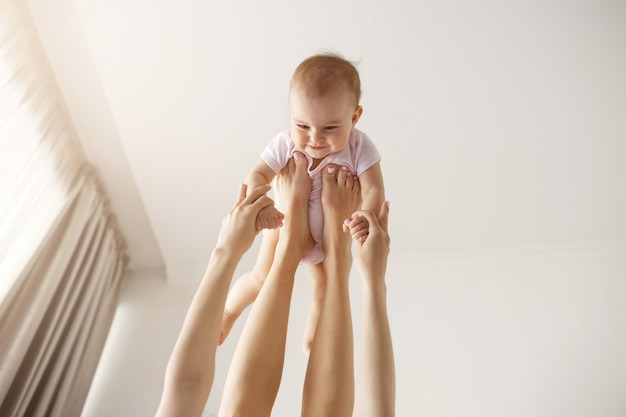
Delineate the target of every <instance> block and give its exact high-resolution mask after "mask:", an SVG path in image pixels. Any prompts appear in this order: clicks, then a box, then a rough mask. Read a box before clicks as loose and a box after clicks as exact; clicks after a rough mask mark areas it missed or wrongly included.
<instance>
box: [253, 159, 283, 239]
mask: <svg viewBox="0 0 626 417" xmlns="http://www.w3.org/2000/svg"><path fill="white" fill-rule="evenodd" d="M275 176H276V173H275V172H274V171H273V170H272V169H271V168H270V167H269V166H268V165H267V164H266V163H265V161H263V160H262V159H259V160H258V161H257V162H256V164H254V166H253V167H252V169H251V170H250V172H249V173H248V176H246V181H245V182H246V184H247V186H248V190H254V189H255V188H256V187H257V186H259V185H264V184H270V183H271V182H272V180H273V179H274V177H275ZM284 218H285V215H284V214H282V213H281V212H279V211H278V209H276V207H275V206H267V207H265V208H264V209H262V210H261V211H260V212H259V214H258V216H257V218H256V229H257V230H261V229H276V228H277V227H280V226H281V225H282V224H283V219H284Z"/></svg>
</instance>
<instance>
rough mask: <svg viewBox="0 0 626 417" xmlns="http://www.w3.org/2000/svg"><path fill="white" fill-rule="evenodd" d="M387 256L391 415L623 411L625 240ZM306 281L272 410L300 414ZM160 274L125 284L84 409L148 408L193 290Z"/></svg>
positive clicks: (93, 413) (95, 414)
mask: <svg viewBox="0 0 626 417" xmlns="http://www.w3.org/2000/svg"><path fill="white" fill-rule="evenodd" d="M391 260H392V263H391V266H390V269H389V274H388V287H389V288H388V290H389V300H390V303H389V304H390V306H389V307H390V318H391V325H392V332H393V336H394V346H395V352H396V365H397V366H396V367H397V387H398V390H397V407H398V413H397V414H398V415H399V416H413V415H424V416H429V417H433V416H446V417H454V416H462V417H467V416H480V417H491V416H493V417H502V416H520V417H521V416H524V417H527V416H567V417H575V416H581V417H588V416H591V415H593V416H606V417H613V416H616V417H617V416H623V415H626V396H624V392H626V391H625V390H626V355H625V354H624V352H626V332H624V329H626V243H624V242H622V243H609V244H605V245H578V246H567V247H541V248H538V247H535V248H527V249H519V250H507V251H503V250H499V251H491V252H483V253H465V254H457V255H454V256H451V255H446V256H434V255H433V256H430V257H428V256H421V257H420V258H419V259H417V260H416V259H413V260H408V259H397V258H394V257H393V255H392V259H391ZM307 279H308V277H307V274H306V271H300V272H299V277H298V280H297V285H296V289H295V293H294V299H293V303H292V304H293V305H292V309H293V310H292V321H291V325H292V326H291V328H290V335H289V340H288V344H289V346H288V348H287V358H286V365H285V373H284V375H283V385H282V387H281V392H280V393H279V397H278V399H277V404H276V408H275V415H277V416H287V415H298V413H299V398H300V396H301V382H302V378H303V372H304V356H303V355H302V354H301V353H300V338H301V335H302V324H303V323H304V317H305V314H306V309H307V308H308V305H309V300H310V298H309V297H310V295H309V292H308V291H309V290H308V281H307ZM162 281H163V280H155V279H154V276H133V277H131V278H130V279H129V280H128V282H127V285H126V287H125V289H124V293H123V297H122V302H121V304H120V307H119V310H118V314H117V316H116V318H115V321H114V324H113V328H112V330H111V337H110V338H109V341H108V343H107V346H106V348H105V351H104V355H103V359H102V361H101V366H100V368H99V369H98V372H97V375H96V378H95V380H94V384H93V386H92V390H91V392H90V396H89V398H88V401H87V404H86V407H85V410H84V413H83V417H108V416H116V417H124V416H129V417H130V416H133V417H135V416H147V415H152V414H154V411H155V410H156V407H157V405H158V400H159V396H160V391H161V384H162V380H163V373H164V368H165V364H166V361H167V358H168V355H169V352H170V349H171V347H172V345H173V343H174V340H175V338H176V335H177V332H178V330H179V326H180V324H181V322H182V319H183V316H184V314H185V311H186V308H187V306H188V303H189V302H190V300H191V296H192V295H193V291H194V288H192V287H174V288H172V287H169V288H168V287H165V285H164V284H161V283H160V282H162ZM352 283H353V284H354V285H353V294H352V297H353V309H354V323H355V341H356V342H357V345H358V341H359V339H358V335H359V326H360V320H359V314H358V312H359V300H360V294H359V287H358V283H359V281H358V277H357V276H354V277H353V279H352ZM240 325H241V321H240V322H239V323H238V324H237V326H236V328H235V329H234V331H233V334H232V335H231V338H230V339H229V340H228V341H227V343H226V345H225V346H224V347H223V348H221V350H220V352H219V356H218V369H217V373H216V380H215V384H214V392H213V394H212V395H211V397H210V398H209V402H208V405H207V410H217V408H218V402H219V396H220V394H221V390H222V386H221V381H223V379H224V376H225V372H226V369H227V366H228V362H229V360H230V357H231V355H232V349H233V346H234V343H235V342H236V338H237V336H238V333H239V331H240ZM357 354H358V352H357ZM129 386H130V387H134V388H133V389H130V390H129V389H128V387H129ZM121 387H124V390H123V391H122V390H120V388H121ZM207 415H210V414H208V413H207Z"/></svg>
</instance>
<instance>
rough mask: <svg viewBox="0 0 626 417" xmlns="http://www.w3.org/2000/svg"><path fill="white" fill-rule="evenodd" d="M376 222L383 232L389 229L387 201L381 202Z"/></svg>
mask: <svg viewBox="0 0 626 417" xmlns="http://www.w3.org/2000/svg"><path fill="white" fill-rule="evenodd" d="M378 222H379V223H380V227H382V228H383V230H384V231H385V232H388V231H389V201H385V202H383V205H382V206H381V207H380V211H379V212H378Z"/></svg>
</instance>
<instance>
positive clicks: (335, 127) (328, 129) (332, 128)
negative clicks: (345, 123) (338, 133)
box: [324, 126, 337, 131]
mask: <svg viewBox="0 0 626 417" xmlns="http://www.w3.org/2000/svg"><path fill="white" fill-rule="evenodd" d="M324 129H325V130H326V131H331V130H335V129H337V126H326V127H325V128H324Z"/></svg>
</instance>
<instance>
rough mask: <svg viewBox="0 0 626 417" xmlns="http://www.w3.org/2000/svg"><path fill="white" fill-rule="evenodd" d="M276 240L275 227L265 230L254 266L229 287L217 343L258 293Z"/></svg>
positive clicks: (269, 263)
mask: <svg viewBox="0 0 626 417" xmlns="http://www.w3.org/2000/svg"><path fill="white" fill-rule="evenodd" d="M277 241H278V230H277V229H268V230H266V231H265V233H264V235H263V241H262V242H261V248H260V250H259V255H258V257H257V261H256V264H255V265H254V268H253V269H252V270H251V271H248V272H246V273H245V274H243V275H242V276H240V277H239V278H238V279H237V281H235V283H234V284H233V286H232V288H231V289H230V292H229V293H228V298H227V299H226V306H225V308H224V315H223V317H222V330H221V332H220V338H219V340H218V342H217V344H218V345H221V344H222V343H224V340H226V337H227V336H228V334H229V333H230V330H231V329H232V327H233V325H234V324H235V321H236V320H237V318H238V317H239V316H240V315H241V313H243V311H244V310H245V309H246V307H248V306H249V305H250V304H252V303H253V302H254V300H256V297H257V295H259V291H260V290H261V287H262V286H263V282H264V281H265V278H266V277H267V274H268V273H269V270H270V267H271V266H272V262H273V261H274V250H275V249H276V242H277Z"/></svg>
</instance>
